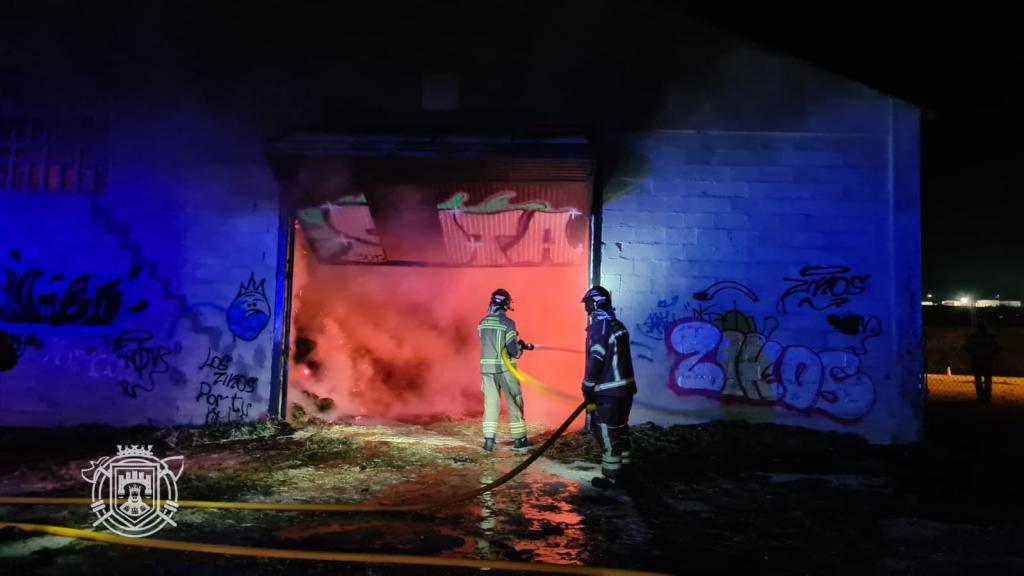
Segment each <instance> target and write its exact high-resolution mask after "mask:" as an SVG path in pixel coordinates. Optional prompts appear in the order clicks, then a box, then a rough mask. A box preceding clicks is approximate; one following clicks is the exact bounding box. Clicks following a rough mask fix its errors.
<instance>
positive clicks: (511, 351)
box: [477, 288, 529, 452]
mask: <svg viewBox="0 0 1024 576" xmlns="http://www.w3.org/2000/svg"><path fill="white" fill-rule="evenodd" d="M511 309H512V296H511V295H510V294H509V293H508V291H507V290H504V289H502V288H499V289H497V290H495V291H494V293H493V294H491V301H490V304H489V305H488V307H487V316H484V318H483V320H481V321H480V324H479V325H478V326H477V332H479V333H480V377H481V383H480V390H481V391H482V392H483V395H484V422H483V433H484V450H487V451H488V452H489V451H491V450H493V449H494V436H495V434H497V432H498V415H499V414H500V413H501V396H502V395H504V396H505V403H506V404H507V405H508V429H509V433H510V434H511V435H512V438H514V439H515V448H516V449H520V450H521V449H525V448H526V447H527V446H529V442H527V440H526V422H525V421H524V420H523V393H522V390H521V389H520V388H519V381H517V380H516V378H515V376H513V375H512V373H511V372H509V371H508V370H507V369H506V368H505V364H504V362H502V360H501V353H502V350H504V351H505V353H506V354H507V355H508V359H509V362H510V363H511V364H512V365H513V366H514V365H515V362H516V358H519V357H520V356H522V353H523V349H524V346H525V343H524V342H523V341H522V340H519V333H518V332H516V323H515V322H514V321H513V320H512V319H511V318H509V317H508V316H507V315H506V312H508V311H509V310H511Z"/></svg>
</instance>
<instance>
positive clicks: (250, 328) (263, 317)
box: [228, 273, 270, 342]
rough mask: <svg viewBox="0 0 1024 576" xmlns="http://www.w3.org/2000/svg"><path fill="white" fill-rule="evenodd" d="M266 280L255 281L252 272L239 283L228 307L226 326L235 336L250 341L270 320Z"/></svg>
mask: <svg viewBox="0 0 1024 576" xmlns="http://www.w3.org/2000/svg"><path fill="white" fill-rule="evenodd" d="M266 282H267V281H266V279H263V280H260V281H259V282H258V283H257V282H256V275H255V273H252V274H249V281H248V282H246V283H242V284H240V285H239V288H238V295H237V296H235V299H234V301H232V302H231V306H229V307H228V327H229V328H231V333H232V334H234V335H235V337H236V338H241V339H242V340H245V341H246V342H252V341H253V340H255V339H256V337H258V336H259V335H260V333H261V332H263V329H264V328H266V327H267V323H269V322H270V302H269V301H268V300H267V294H266V289H265V287H264V286H265V284H266Z"/></svg>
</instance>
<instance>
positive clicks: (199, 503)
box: [0, 353, 664, 576]
mask: <svg viewBox="0 0 1024 576" xmlns="http://www.w3.org/2000/svg"><path fill="white" fill-rule="evenodd" d="M502 360H503V361H504V363H505V366H506V367H508V368H509V370H510V371H511V372H512V374H513V375H514V376H515V377H516V378H517V379H519V380H520V381H524V380H525V381H528V382H531V383H533V384H534V385H535V386H538V387H540V388H541V389H544V390H549V391H551V390H552V389H550V388H548V387H546V386H545V385H544V384H543V383H542V382H540V381H539V380H537V379H535V378H533V377H532V376H529V375H528V374H526V373H524V372H521V371H519V370H516V368H515V367H514V366H512V364H511V362H509V360H508V357H507V356H505V354H504V353H502ZM585 407H586V404H585V403H581V404H580V405H579V406H577V407H576V409H575V410H573V412H572V414H571V415H570V416H569V417H568V418H567V419H566V420H565V422H563V423H562V425H561V426H559V427H558V429H557V430H555V433H554V434H552V435H551V436H550V437H549V438H548V439H547V440H545V441H544V443H543V444H541V446H540V448H539V449H538V450H536V451H534V452H533V454H531V455H530V456H529V457H527V458H526V459H525V460H523V461H522V462H520V463H519V465H518V466H516V467H515V468H513V469H512V470H510V471H509V472H507V473H506V474H504V475H502V476H501V477H500V478H498V479H496V480H494V481H493V482H491V483H489V484H486V485H484V486H481V487H480V488H477V489H475V490H470V491H468V492H465V493H463V494H459V495H456V496H454V497H452V498H447V499H445V500H442V501H438V502H426V503H421V504H400V505H391V506H388V505H376V504H312V503H309V504H306V503H289V502H212V501H204V500H179V501H178V507H179V508H215V509H223V510H261V511H275V512H418V511H422V510H429V509H434V508H441V507H443V506H447V505H450V504H454V503H457V502H463V501H466V500H471V499H473V498H476V497H477V496H479V495H481V494H484V493H486V492H489V491H491V490H493V489H495V488H497V487H498V486H501V485H502V484H504V483H506V482H508V481H509V480H511V479H512V478H514V477H515V476H516V475H518V474H519V473H520V472H522V471H523V470H525V469H526V468H527V467H528V466H529V465H530V464H532V463H533V462H534V461H535V460H537V458H540V456H541V455H543V454H544V452H546V451H547V449H548V448H550V447H551V445H552V444H554V443H555V440H557V439H558V438H559V437H560V436H561V435H562V434H563V433H565V430H566V429H567V428H568V427H569V425H570V424H571V423H572V421H573V420H575V419H576V417H577V416H579V414H580V412H582V411H583V409H584V408H585ZM89 504H92V499H91V498H56V497H54V498H47V497H32V496H0V505H89ZM0 528H13V529H16V530H21V531H24V532H36V533H42V534H49V535H52V536H62V537H65V538H78V539H81V540H92V541H95V542H104V543H107V544H120V545H122V546H135V547H142V548H156V549H161V550H176V551H182V552H204V553H208V554H221V555H228V556H247V557H255V558H280V559H291V560H320V561H328V562H355V563H370V564H373V563H379V564H407V565H419V566H448V567H462V568H476V569H497V570H513V571H520V572H544V573H549V574H594V575H606V576H664V575H659V573H655V572H641V571H636V570H624V569H616V568H600V567H588V566H567V565H559V564H544V563H532V562H514V561H510V560H477V559H469V558H442V557H437V556H412V555H403V554H365V553H354V552H326V551H316V550H290V549H280V548H259V547H249V546H229V545H223V544H206V543H202V542H183V541H176V540H162V539H157V538H128V537H124V536H118V535H115V534H106V533H102V532H94V531H91V530H79V529H76V528H67V527H63V526H50V525H46V524H26V523H17V522H0Z"/></svg>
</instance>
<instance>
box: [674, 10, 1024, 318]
mask: <svg viewBox="0 0 1024 576" xmlns="http://www.w3.org/2000/svg"><path fill="white" fill-rule="evenodd" d="M843 8H844V9H843V10H837V9H836V5H833V4H829V3H818V4H813V5H811V4H809V5H808V6H806V7H803V8H801V9H799V10H797V9H794V8H790V9H779V8H778V6H777V5H776V4H775V3H771V4H768V5H766V6H764V7H758V6H748V5H745V4H744V5H741V4H740V3H738V2H717V3H699V2H690V3H687V6H686V8H685V9H686V10H687V11H688V12H690V13H693V14H695V15H701V16H703V17H704V18H705V19H707V20H709V21H711V22H713V23H714V24H715V25H717V26H719V27H720V28H723V29H727V30H730V31H733V32H736V33H739V34H740V35H742V36H745V37H747V38H750V39H753V40H756V41H758V42H760V43H762V44H764V45H767V46H770V47H772V48H775V49H778V50H782V51H785V52H789V53H791V54H793V55H795V56H798V57H800V58H802V59H804V60H807V61H809V62H812V63H814V64H816V65H818V66H821V67H823V68H826V69H829V70H831V71H833V72H836V73H839V74H841V75H844V76H847V77H850V78H852V79H854V80H858V81H860V82H862V83H864V84H867V85H869V86H871V87H873V88H876V89H878V90H881V91H883V92H886V93H889V94H892V95H894V96H897V97H899V98H901V99H903V100H906V101H908V102H910V103H912V104H915V105H917V106H919V107H921V109H922V112H923V114H922V135H921V139H922V143H921V148H922V150H921V152H922V154H921V155H922V159H921V162H922V174H921V197H922V200H921V204H922V206H921V212H922V231H921V234H922V242H923V251H924V262H923V275H924V278H923V280H922V282H923V285H922V289H923V291H924V293H925V294H927V293H929V292H930V293H933V294H934V295H935V297H936V298H947V297H955V296H957V295H958V294H969V295H971V296H974V297H975V298H992V297H995V296H996V295H997V294H998V295H999V296H1000V297H1001V298H1002V299H1024V257H1022V255H1021V249H1022V248H1024V212H1022V211H1021V209H1020V208H1019V207H1018V206H1020V205H1021V202H1019V201H1018V200H1016V196H1017V194H1019V193H1020V190H1021V189H1022V188H1024V183H1022V182H1021V179H1020V178H1019V176H1018V174H1017V172H1018V170H1019V169H1020V167H1024V146H1022V138H1024V115H1022V114H1021V105H1022V103H1024V90H1022V89H1021V82H1020V75H1021V71H1022V70H1024V56H1022V51H1021V48H1020V43H1019V33H1020V30H1019V24H1018V23H1017V22H1018V20H1017V19H1016V18H1012V17H1010V15H1009V12H1007V11H1002V12H999V11H996V12H991V11H990V12H982V11H975V12H965V11H964V10H962V9H961V8H959V7H957V8H954V7H953V5H950V7H949V8H946V9H943V10H936V9H934V8H932V7H931V6H929V8H928V9H927V11H908V12H906V13H902V14H901V13H897V12H896V9H895V8H892V7H891V6H890V7H889V8H888V9H886V10H882V9H880V8H878V7H871V6H870V5H865V4H863V3H858V4H853V5H844V7H843Z"/></svg>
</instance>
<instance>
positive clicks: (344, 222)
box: [298, 196, 387, 264]
mask: <svg viewBox="0 0 1024 576" xmlns="http://www.w3.org/2000/svg"><path fill="white" fill-rule="evenodd" d="M298 219H299V222H300V224H301V225H302V229H303V232H304V233H305V235H306V238H307V240H309V244H310V246H312V247H313V250H314V251H315V252H316V255H317V258H318V259H319V260H320V261H322V262H331V263H334V264H342V263H345V262H385V261H387V257H386V256H385V255H384V248H383V246H382V245H381V241H380V237H379V236H378V235H377V227H376V224H374V221H373V215H372V214H371V213H370V207H369V206H368V205H367V203H366V197H365V196H358V197H354V198H352V197H345V198H339V199H338V200H335V201H333V202H327V203H325V204H323V205H321V206H317V207H315V208H306V209H303V210H299V211H298Z"/></svg>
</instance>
